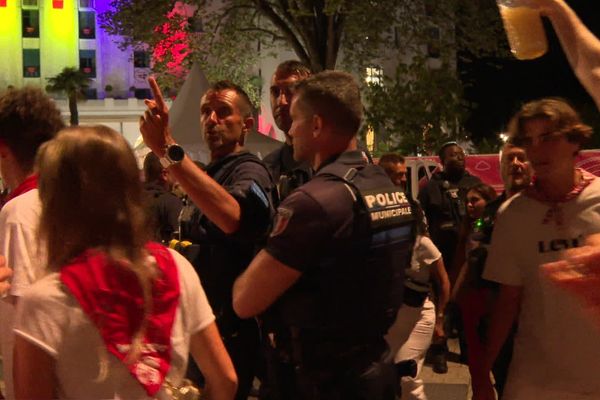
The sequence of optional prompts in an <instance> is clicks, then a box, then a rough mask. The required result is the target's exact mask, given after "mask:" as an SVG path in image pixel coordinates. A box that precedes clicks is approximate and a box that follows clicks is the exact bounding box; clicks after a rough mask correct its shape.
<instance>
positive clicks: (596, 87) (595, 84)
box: [531, 0, 600, 109]
mask: <svg viewBox="0 0 600 400" xmlns="http://www.w3.org/2000/svg"><path fill="white" fill-rule="evenodd" d="M531 1H532V2H533V3H534V4H536V5H538V7H539V8H540V10H541V12H542V13H543V14H544V15H545V16H547V17H548V18H549V19H550V21H551V22H552V26H553V27H554V30H555V32H556V34H557V35H558V38H559V40H560V44H561V45H562V48H563V51H564V52H565V54H566V56H567V59H568V60H569V63H570V64H571V68H573V71H574V72H575V75H576V76H577V78H579V81H580V82H581V84H582V85H583V87H585V89H586V90H587V91H588V93H589V94H590V96H592V98H593V99H594V101H595V102H596V106H597V107H598V108H599V109H600V40H599V39H598V38H597V37H596V36H594V34H593V33H592V32H590V30H589V29H588V28H587V27H586V26H585V25H584V24H583V22H581V20H580V19H579V17H578V16H577V15H576V14H575V12H574V11H573V10H572V9H571V8H570V7H569V6H568V5H567V3H565V2H564V0H531Z"/></svg>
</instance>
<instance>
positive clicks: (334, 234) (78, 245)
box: [0, 0, 600, 400]
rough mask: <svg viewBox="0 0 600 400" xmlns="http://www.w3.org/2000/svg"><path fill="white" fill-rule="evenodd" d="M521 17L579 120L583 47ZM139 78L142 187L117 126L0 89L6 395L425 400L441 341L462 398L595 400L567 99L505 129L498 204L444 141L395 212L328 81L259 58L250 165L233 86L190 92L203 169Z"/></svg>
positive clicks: (591, 304) (392, 194)
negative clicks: (569, 87)
mask: <svg viewBox="0 0 600 400" xmlns="http://www.w3.org/2000/svg"><path fill="white" fill-rule="evenodd" d="M532 3H535V4H537V6H538V7H540V9H541V10H542V12H543V13H544V14H545V15H546V16H548V17H549V18H550V21H551V22H552V24H553V26H554V28H555V30H556V32H557V35H558V37H559V39H560V41H561V44H562V46H563V48H564V49H565V53H566V55H567V58H568V60H569V62H570V63H571V65H572V66H573V69H574V71H575V73H576V74H577V76H578V77H579V79H580V80H581V82H582V84H583V85H584V87H585V88H586V89H587V90H588V91H589V93H590V94H591V95H592V97H593V98H594V100H595V101H596V102H597V104H598V105H599V106H600V41H599V40H598V39H597V38H595V37H594V36H593V35H592V34H591V33H590V32H589V30H587V28H585V26H584V25H583V24H582V23H581V22H580V20H579V19H578V18H577V16H576V15H575V14H574V13H573V11H572V10H571V9H570V8H569V7H568V6H567V5H566V3H564V1H563V0H532ZM149 83H150V87H151V90H152V92H153V99H152V100H146V105H147V111H146V112H145V113H144V115H143V116H141V117H140V132H141V134H142V136H143V139H144V142H145V143H146V145H147V146H148V148H149V149H150V151H151V152H150V153H149V154H148V156H146V158H145V160H144V166H143V175H144V182H142V180H141V179H140V171H139V170H138V166H137V161H136V159H135V156H134V154H133V152H132V150H131V149H130V147H129V146H128V144H127V142H126V141H125V139H124V138H123V137H122V136H121V135H120V134H118V133H117V132H115V131H113V130H111V129H110V128H107V127H104V126H81V127H70V128H66V127H65V126H64V124H63V121H62V119H61V116H60V111H59V110H58V109H57V107H56V105H55V104H54V102H53V101H52V100H51V99H49V98H48V97H47V95H45V94H44V93H43V92H42V91H41V90H38V89H32V88H24V89H10V90H8V91H6V92H4V93H2V94H0V173H1V174H2V179H3V181H4V183H5V184H6V185H7V187H8V188H9V189H10V192H9V195H8V198H7V200H6V202H5V204H4V205H3V206H2V209H1V210H0V295H2V296H3V297H2V299H0V350H1V354H2V365H3V379H4V382H5V385H6V386H5V392H4V393H3V396H4V397H5V398H7V399H13V398H18V399H51V398H125V399H130V398H131V399H133V398H136V399H138V398H139V399H141V398H159V399H169V398H181V397H180V396H184V393H187V395H189V394H190V393H196V394H198V389H197V388H200V390H201V391H202V394H201V396H203V397H202V398H210V399H240V400H242V399H243V400H245V399H247V398H248V396H249V395H250V394H251V392H252V391H253V390H255V389H254V388H253V387H254V383H255V382H257V381H258V382H260V387H259V388H258V389H257V390H258V393H254V395H256V396H257V397H258V398H260V399H263V400H278V399H291V400H294V399H297V400H309V399H310V400H313V399H314V400H321V399H327V400H336V399H340V400H341V399H357V400H393V399H397V398H402V399H426V398H427V396H426V393H425V390H424V384H423V381H422V379H420V373H421V370H422V368H423V364H424V362H425V359H426V358H430V360H431V361H432V363H433V367H434V371H436V372H438V373H445V372H447V363H446V355H447V351H448V350H447V345H446V339H447V337H448V336H449V335H453V334H457V335H458V336H459V338H460V339H461V340H460V342H461V353H462V355H463V357H464V360H465V362H466V363H467V364H468V366H469V371H470V374H471V384H472V392H473V399H474V400H493V399H496V398H497V396H498V397H501V398H503V399H508V400H521V399H523V400H530V399H534V398H536V397H540V398H545V399H550V400H552V399H556V400H559V399H560V400H565V399H566V400H569V399H574V400H575V399H576V400H584V399H597V398H600V383H599V382H600V381H599V380H598V379H597V375H598V372H599V371H600V361H598V360H600V342H599V341H598V340H597V338H598V333H599V332H598V329H599V326H600V323H599V322H600V296H599V295H598V293H599V292H598V287H599V286H598V285H599V284H600V267H598V265H600V264H599V261H600V198H599V196H600V188H598V185H600V180H599V179H597V178H596V177H595V176H593V175H591V174H589V173H588V172H586V171H584V170H581V169H578V168H576V167H575V157H576V155H577V153H578V151H579V150H580V149H581V147H582V146H583V145H584V144H585V142H586V141H587V139H589V137H590V135H591V134H592V131H591V128H590V127H589V126H587V125H585V124H584V123H583V122H582V121H581V119H580V118H579V116H578V114H577V112H576V111H575V110H574V109H573V108H572V107H571V106H570V105H569V104H568V103H567V102H566V101H564V100H561V99H555V98H544V99H540V100H535V101H531V102H528V103H526V104H524V105H523V106H522V107H521V108H520V110H519V111H518V112H517V113H516V114H515V115H514V117H513V118H512V119H511V120H510V121H509V123H508V134H509V140H508V142H507V143H506V144H505V145H504V147H503V148H502V150H501V152H500V156H499V157H500V170H501V175H502V179H503V182H504V191H503V192H502V193H501V194H500V195H499V196H497V194H496V192H495V191H494V190H493V189H492V188H491V187H490V186H488V185H486V184H484V183H482V182H481V180H480V179H479V178H478V177H476V176H473V175H471V174H470V173H469V172H468V171H466V168H465V157H466V155H465V152H464V151H463V149H462V148H461V146H460V145H459V144H458V143H456V142H448V143H445V144H444V145H442V146H441V147H440V149H439V153H438V155H439V158H440V161H441V168H440V169H439V171H436V172H435V173H434V174H433V176H432V177H431V179H430V180H429V181H428V183H427V185H426V186H425V187H423V188H422V189H421V190H420V192H419V195H418V201H415V200H413V199H412V196H411V194H410V193H408V190H407V188H406V182H407V172H408V169H407V162H406V159H405V158H404V157H402V156H401V155H399V154H391V153H390V154H386V155H384V156H382V157H381V158H380V159H379V161H378V165H375V164H373V163H372V162H370V159H369V157H366V155H365V153H364V152H363V151H361V150H360V149H359V146H358V143H357V133H358V131H359V128H360V126H361V123H362V119H363V108H364V107H363V103H362V100H361V96H360V89H359V85H358V83H357V81H356V80H355V78H354V77H353V76H352V75H350V74H348V73H345V72H341V71H325V72H319V73H316V74H313V73H312V72H311V71H310V69H309V68H308V67H306V66H305V65H303V64H302V63H300V62H298V61H286V62H284V63H282V64H280V65H279V66H278V68H277V69H276V71H275V73H274V74H273V77H272V80H271V89H270V98H271V105H272V110H273V115H274V118H275V121H276V124H277V126H278V127H279V128H280V129H281V130H282V131H283V132H284V134H285V138H286V142H285V143H284V144H283V146H282V147H281V148H279V149H278V150H276V151H275V152H274V153H272V154H269V155H268V156H266V157H265V159H264V160H260V159H259V158H258V157H256V156H255V155H253V154H251V153H249V152H247V151H246V150H244V147H243V145H244V140H245V138H246V136H247V135H248V134H249V133H250V132H251V131H252V129H253V127H254V122H255V121H254V118H253V117H252V104H251V102H250V100H249V98H248V96H247V94H246V93H245V92H244V90H243V89H242V88H241V87H240V86H238V85H236V84H235V83H232V82H229V81H219V82H216V83H214V84H212V85H211V86H210V87H209V89H208V90H207V92H206V93H205V94H204V96H203V97H202V99H201V102H200V104H199V105H198V107H199V110H200V116H199V118H200V121H201V126H202V135H203V139H204V140H205V141H206V143H207V145H208V148H209V150H210V158H211V159H210V163H209V164H208V165H206V166H202V165H198V164H197V163H195V162H194V161H193V160H192V159H191V158H190V157H189V156H188V155H187V154H186V153H185V151H184V150H183V148H182V147H181V146H180V145H179V144H177V142H176V140H175V138H174V137H173V135H172V134H171V132H170V130H169V110H168V107H167V105H166V103H165V101H164V99H163V96H162V93H161V90H160V88H159V86H158V84H157V82H156V81H155V80H154V79H153V78H150V79H149ZM175 183H176V184H177V185H178V186H179V187H180V188H181V189H182V190H183V191H184V192H185V194H186V200H185V201H181V200H180V199H179V198H178V197H177V196H175V195H174V194H172V193H171V189H172V188H173V186H174V185H175ZM171 239H175V240H171ZM161 243H162V244H161ZM168 245H170V247H172V248H169V247H168ZM448 322H450V323H448ZM190 355H191V356H192V357H191V358H190V357H189V356H190ZM410 360H412V362H414V364H413V365H414V367H415V368H414V371H410V372H409V373H407V374H405V373H404V369H403V367H405V366H406V365H407V364H406V362H407V361H410ZM408 365H411V364H408ZM403 375H405V376H403ZM186 378H187V379H186Z"/></svg>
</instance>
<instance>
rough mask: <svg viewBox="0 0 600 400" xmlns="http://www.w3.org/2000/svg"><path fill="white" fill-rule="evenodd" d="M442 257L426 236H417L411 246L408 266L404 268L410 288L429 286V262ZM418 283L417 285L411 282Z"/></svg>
mask: <svg viewBox="0 0 600 400" xmlns="http://www.w3.org/2000/svg"><path fill="white" fill-rule="evenodd" d="M441 257H442V253H440V251H439V250H438V248H437V247H435V245H434V244H433V242H432V241H431V239H429V238H428V237H427V236H417V240H416V241H415V246H414V248H413V254H412V259H411V260H410V268H409V269H407V270H406V277H407V278H408V279H407V283H406V285H407V286H409V287H410V288H411V289H415V290H421V289H425V288H428V287H429V280H430V275H431V264H433V263H434V262H436V261H437V260H439V259H440V258H441ZM411 281H412V282H415V283H418V285H417V286H415V285H413V284H412V282H411Z"/></svg>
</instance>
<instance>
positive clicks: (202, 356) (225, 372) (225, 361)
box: [190, 322, 238, 400]
mask: <svg viewBox="0 0 600 400" xmlns="http://www.w3.org/2000/svg"><path fill="white" fill-rule="evenodd" d="M190 352H191V353H192V356H193V357H194V360H195V361H196V363H197V364H198V367H199V368H200V371H202V375H203V376H204V377H205V379H206V386H205V388H204V390H205V392H204V397H203V398H206V399H211V400H231V399H233V398H234V397H235V393H236V390H237V382H238V381H237V375H236V374H235V369H234V368H233V363H232V362H231V358H229V354H227V350H226V349H225V345H224V344H223V341H222V340H221V336H220V335H219V330H218V329H217V325H216V324H215V323H214V322H213V323H211V324H210V325H208V326H207V327H206V328H205V329H203V330H201V331H200V332H197V333H195V334H194V335H193V336H192V338H191V341H190Z"/></svg>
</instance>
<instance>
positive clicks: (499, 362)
mask: <svg viewBox="0 0 600 400" xmlns="http://www.w3.org/2000/svg"><path fill="white" fill-rule="evenodd" d="M500 174H501V175H502V180H503V182H504V191H503V192H502V194H501V195H500V196H498V197H497V198H495V199H494V200H492V201H491V202H489V203H488V204H487V205H486V207H485V210H484V212H483V215H482V217H481V219H480V220H479V221H477V222H476V228H475V230H476V231H477V230H478V231H479V232H478V233H475V234H474V235H473V239H474V240H476V241H478V242H479V246H475V248H474V249H473V250H471V251H470V252H469V254H468V256H467V260H466V261H467V262H468V265H469V268H472V270H473V271H476V275H477V276H476V278H474V281H473V282H472V283H471V285H472V286H473V287H477V288H480V289H481V290H482V292H483V293H485V295H486V296H487V297H488V298H490V297H491V298H492V299H493V298H495V296H496V295H497V291H498V284H496V283H494V282H490V281H488V280H485V279H483V278H482V277H481V273H482V272H483V267H484V265H485V261H486V258H487V253H488V247H489V244H490V242H491V238H492V231H493V229H494V222H495V220H496V214H497V213H498V209H499V208H500V206H501V205H502V203H504V202H505V201H506V200H508V199H510V198H512V197H513V196H514V195H516V194H517V193H519V192H521V191H522V190H524V189H526V188H528V187H529V185H530V184H531V174H532V171H531V166H530V165H529V161H528V160H527V154H526V153H525V149H524V148H522V147H518V146H516V145H515V144H513V143H512V142H507V143H506V144H505V145H504V147H503V148H502V151H501V155H500ZM483 303H486V305H487V310H488V311H487V314H488V315H487V316H486V317H485V320H486V321H487V320H488V319H489V311H490V308H489V305H490V303H491V302H490V301H483ZM473 306H474V307H476V308H477V307H479V306H480V305H477V304H473ZM484 325H486V324H484ZM514 328H515V329H516V326H515V327H514ZM515 329H513V331H512V332H511V334H510V335H509V336H508V337H507V339H506V341H505V343H504V346H502V349H501V351H500V353H499V354H498V357H497V358H496V361H495V362H494V365H493V366H492V372H493V374H494V386H495V388H496V391H497V392H498V396H499V397H500V398H501V397H502V394H503V392H504V384H505V383H506V377H507V373H508V366H509V364H510V360H511V358H512V347H513V339H514V332H515ZM480 333H481V334H482V336H483V338H482V339H484V338H485V336H487V332H486V330H485V329H480ZM479 372H480V373H481V374H486V373H487V372H485V371H479ZM473 375H478V373H474V374H473ZM472 380H473V386H474V387H478V385H479V381H481V380H483V381H484V382H486V380H485V377H484V378H483V379H481V377H479V376H473V377H472Z"/></svg>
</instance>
